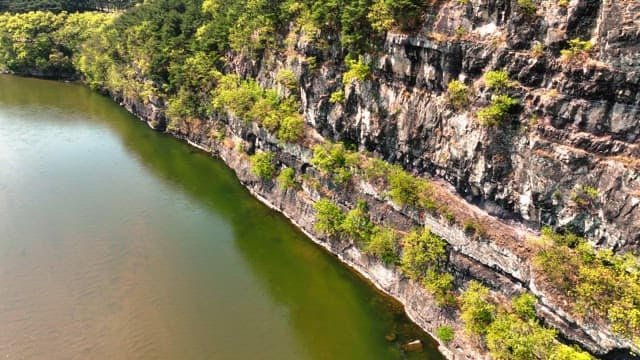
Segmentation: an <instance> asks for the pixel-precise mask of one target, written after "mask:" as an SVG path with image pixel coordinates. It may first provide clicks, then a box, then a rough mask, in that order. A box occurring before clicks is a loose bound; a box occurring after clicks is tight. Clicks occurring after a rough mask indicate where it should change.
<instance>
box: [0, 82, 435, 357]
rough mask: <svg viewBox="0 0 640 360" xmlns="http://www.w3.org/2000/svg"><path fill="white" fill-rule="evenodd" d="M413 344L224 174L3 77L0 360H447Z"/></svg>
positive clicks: (179, 146)
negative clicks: (414, 349) (408, 349)
mask: <svg viewBox="0 0 640 360" xmlns="http://www.w3.org/2000/svg"><path fill="white" fill-rule="evenodd" d="M391 333H393V334H396V335H397V339H396V340H395V341H391V342H389V341H387V340H385V336H386V335H388V334H391ZM415 338H420V339H422V340H423V341H424V342H429V338H428V336H427V335H426V334H424V333H423V332H420V331H419V330H418V329H417V327H416V326H415V325H413V324H411V323H410V322H409V321H408V319H407V318H406V316H405V315H404V314H403V312H402V309H401V308H400V307H399V305H398V304H397V303H395V302H393V301H391V300H390V299H389V298H387V297H385V296H382V295H381V294H380V293H379V292H377V291H376V290H375V289H374V288H373V287H372V286H371V285H370V284H368V283H366V282H365V281H363V279H361V278H360V277H358V276H357V275H356V274H354V273H353V272H351V271H350V270H349V269H347V268H346V267H345V266H343V265H342V264H340V263H339V262H338V261H337V260H336V259H335V258H334V257H333V256H331V255H330V254H328V253H326V252H325V251H323V250H321V249H320V248H319V247H318V246H316V245H314V244H313V243H312V242H311V241H309V240H308V239H306V238H305V237H304V235H302V234H301V233H300V232H298V231H297V230H296V229H295V228H294V227H293V226H292V225H291V224H290V223H289V222H288V221H287V220H286V219H284V218H283V217H282V216H281V215H280V214H277V213H275V212H274V211H272V210H270V209H268V208H267V207H265V206H264V205H262V204H260V203H259V202H257V201H256V200H255V199H253V198H252V197H251V196H250V195H249V194H248V192H247V191H246V190H245V189H244V188H243V187H242V186H241V185H240V184H239V183H238V182H237V180H236V179H235V178H234V176H233V174H232V172H231V171H230V170H229V169H228V168H226V167H225V165H224V164H223V163H222V162H220V161H218V160H215V159H212V158H211V157H209V156H207V155H206V154H204V153H201V152H199V151H195V150H194V149H193V148H191V147H189V146H187V145H186V144H184V143H181V142H179V141H177V140H175V139H173V138H170V137H168V136H165V135H162V134H159V133H156V132H154V131H151V130H149V129H148V128H147V127H146V125H144V124H143V123H141V122H139V121H136V120H135V119H134V118H133V117H132V116H130V115H129V114H127V113H126V112H125V111H124V110H122V109H121V108H119V107H118V106H116V105H115V104H113V103H112V102H111V101H110V100H109V99H107V98H105V97H103V96H101V95H99V94H95V93H92V92H91V91H89V90H88V89H86V88H85V87H83V86H79V85H73V84H64V83H58V82H51V81H42V80H35V79H24V78H17V77H10V76H0V358H1V359H402V358H424V359H441V356H440V355H439V354H437V352H435V351H434V350H428V351H427V352H423V353H419V354H405V353H403V352H402V350H401V344H402V343H406V342H407V341H410V340H413V339H415Z"/></svg>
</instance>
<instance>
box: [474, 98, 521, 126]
mask: <svg viewBox="0 0 640 360" xmlns="http://www.w3.org/2000/svg"><path fill="white" fill-rule="evenodd" d="M517 105H518V100H517V99H514V98H512V97H510V96H509V95H494V96H493V97H491V103H490V104H489V106H487V107H485V108H482V109H480V110H478V112H477V113H476V115H477V116H478V118H479V119H480V124H482V125H484V126H500V125H502V122H503V121H504V120H505V118H506V117H507V116H508V115H509V114H510V112H511V111H512V110H513V108H514V107H515V106H517Z"/></svg>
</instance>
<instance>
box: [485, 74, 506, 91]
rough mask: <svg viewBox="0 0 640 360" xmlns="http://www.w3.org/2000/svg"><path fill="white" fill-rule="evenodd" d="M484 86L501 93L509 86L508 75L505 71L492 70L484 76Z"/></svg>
mask: <svg viewBox="0 0 640 360" xmlns="http://www.w3.org/2000/svg"><path fill="white" fill-rule="evenodd" d="M483 80H484V83H485V85H487V87H488V88H489V89H491V90H496V91H502V90H504V89H506V88H508V87H510V86H511V81H510V80H509V74H508V73H507V72H506V71H505V70H492V71H489V72H487V73H486V74H484V76H483Z"/></svg>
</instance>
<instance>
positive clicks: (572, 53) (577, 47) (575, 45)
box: [560, 38, 593, 61]
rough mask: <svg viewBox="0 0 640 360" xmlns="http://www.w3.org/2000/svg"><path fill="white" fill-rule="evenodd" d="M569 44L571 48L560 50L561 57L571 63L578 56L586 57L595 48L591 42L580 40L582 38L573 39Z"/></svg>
mask: <svg viewBox="0 0 640 360" xmlns="http://www.w3.org/2000/svg"><path fill="white" fill-rule="evenodd" d="M568 43H569V48H567V49H562V50H560V55H561V56H562V60H564V61H570V60H572V59H574V58H576V57H578V56H584V55H586V54H587V53H588V52H589V51H590V50H591V49H592V48H593V44H592V43H591V41H588V40H580V38H574V39H571V40H569V41H568Z"/></svg>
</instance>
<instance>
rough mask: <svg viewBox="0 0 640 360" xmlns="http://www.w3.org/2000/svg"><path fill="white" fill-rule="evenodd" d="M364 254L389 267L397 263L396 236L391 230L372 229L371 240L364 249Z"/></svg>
mask: <svg viewBox="0 0 640 360" xmlns="http://www.w3.org/2000/svg"><path fill="white" fill-rule="evenodd" d="M365 252H366V253H367V254H369V255H372V256H375V257H376V258H378V259H380V260H382V261H383V262H384V263H385V264H387V265H391V264H395V263H397V262H398V260H399V258H398V236H397V235H396V233H395V231H393V229H390V228H387V227H381V226H376V227H374V229H373V231H372V235H371V240H369V243H368V244H367V245H366V247H365Z"/></svg>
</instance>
